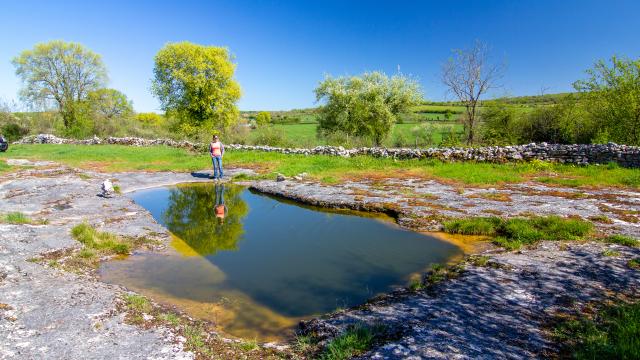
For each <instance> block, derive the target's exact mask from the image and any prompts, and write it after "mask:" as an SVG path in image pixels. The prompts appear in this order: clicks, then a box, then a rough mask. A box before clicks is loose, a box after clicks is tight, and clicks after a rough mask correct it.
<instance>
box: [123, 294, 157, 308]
mask: <svg viewBox="0 0 640 360" xmlns="http://www.w3.org/2000/svg"><path fill="white" fill-rule="evenodd" d="M123 299H124V302H125V304H126V305H127V308H129V309H131V310H135V311H140V312H144V313H148V312H150V311H151V310H152V309H153V307H152V306H151V302H150V301H149V300H147V298H145V297H144V296H142V295H137V294H126V295H125V296H124V297H123Z"/></svg>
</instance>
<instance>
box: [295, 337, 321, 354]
mask: <svg viewBox="0 0 640 360" xmlns="http://www.w3.org/2000/svg"><path fill="white" fill-rule="evenodd" d="M316 343H317V341H316V339H315V338H314V337H313V336H311V335H297V336H296V341H295V342H294V344H293V347H294V349H295V350H296V351H297V352H299V353H302V354H305V353H308V352H310V351H311V350H312V349H313V348H314V347H315V345H316Z"/></svg>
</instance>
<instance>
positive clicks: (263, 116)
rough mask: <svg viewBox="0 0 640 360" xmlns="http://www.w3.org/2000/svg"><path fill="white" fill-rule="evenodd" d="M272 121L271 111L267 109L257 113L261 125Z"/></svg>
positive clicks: (257, 119)
mask: <svg viewBox="0 0 640 360" xmlns="http://www.w3.org/2000/svg"><path fill="white" fill-rule="evenodd" d="M269 123H271V113H269V112H267V111H260V112H259V113H258V114H257V115H256V124H258V125H260V126H264V125H268V124H269Z"/></svg>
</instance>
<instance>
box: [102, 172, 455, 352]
mask: <svg viewBox="0 0 640 360" xmlns="http://www.w3.org/2000/svg"><path fill="white" fill-rule="evenodd" d="M130 197H131V198H132V199H133V200H134V201H135V202H136V203H138V204H140V205H141V206H143V207H144V208H146V209H147V210H149V211H150V212H151V214H152V215H153V217H154V218H155V219H156V220H157V221H158V222H160V223H161V224H163V225H164V226H165V227H167V228H168V229H169V230H170V231H171V232H172V234H173V235H174V236H173V238H172V242H171V248H170V249H169V250H168V251H167V252H164V253H160V254H158V253H147V252H143V253H136V254H134V255H133V256H130V257H129V258H127V259H125V260H116V261H111V262H107V263H105V264H104V265H102V267H101V268H100V275H101V277H102V279H103V280H104V281H107V282H111V283H117V284H121V285H124V286H126V287H128V288H130V289H132V290H136V291H139V292H141V293H143V294H145V295H147V296H150V297H151V298H153V299H154V300H156V301H158V302H162V303H166V304H171V305H176V306H178V307H179V308H181V309H182V310H184V311H186V312H187V313H188V314H190V315H191V316H194V317H198V318H205V319H209V320H212V321H214V322H216V323H217V324H218V325H219V326H220V327H221V329H222V330H223V331H225V332H228V333H230V334H232V335H236V336H241V337H248V338H257V339H260V340H272V339H281V338H283V337H286V336H287V335H288V334H290V331H289V330H290V329H291V328H293V327H294V326H295V325H296V324H297V322H298V321H299V320H300V319H304V318H308V317H311V316H313V315H318V314H322V313H326V312H331V311H333V310H335V309H337V308H341V307H348V306H353V305H357V304H361V303H363V302H365V301H366V300H367V299H368V298H371V297H372V296H374V295H376V294H379V293H383V292H388V291H391V290H392V289H393V287H394V286H405V285H407V282H408V281H409V277H410V276H411V275H412V274H415V273H417V272H420V271H423V270H425V269H426V268H427V267H429V266H430V265H431V264H433V263H443V262H446V261H447V260H449V259H451V258H452V257H455V256H458V255H460V254H461V250H460V249H459V248H458V247H456V246H455V245H452V244H450V243H448V242H445V241H442V240H440V239H437V238H435V237H431V236H427V235H423V234H420V233H416V232H412V231H407V230H403V229H401V228H400V227H398V226H397V225H396V224H394V223H393V222H392V221H391V220H390V219H384V218H379V217H371V216H363V215H366V214H355V213H335V212H333V213H332V212H327V211H322V210H321V209H319V208H311V207H307V206H300V205H297V204H294V203H290V202H285V201H281V200H278V199H275V198H272V197H268V196H264V195H260V194H257V193H254V192H251V191H249V190H248V189H246V188H243V187H240V186H233V185H222V184H215V185H214V184H206V185H205V184H199V185H184V186H175V187H166V188H156V189H151V190H143V191H139V192H136V193H133V194H131V195H130Z"/></svg>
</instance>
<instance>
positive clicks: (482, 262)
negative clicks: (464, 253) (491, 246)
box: [469, 255, 489, 267]
mask: <svg viewBox="0 0 640 360" xmlns="http://www.w3.org/2000/svg"><path fill="white" fill-rule="evenodd" d="M469 262H470V263H471V264H473V265H475V266H480V267H484V266H487V265H488V264H489V257H488V256H486V255H474V256H470V257H469Z"/></svg>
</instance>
